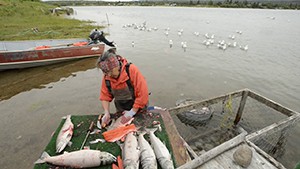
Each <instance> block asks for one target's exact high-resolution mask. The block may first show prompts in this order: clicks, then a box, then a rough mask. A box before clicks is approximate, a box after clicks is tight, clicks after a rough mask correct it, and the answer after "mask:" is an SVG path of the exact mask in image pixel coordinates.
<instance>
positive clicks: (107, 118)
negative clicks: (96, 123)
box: [101, 110, 110, 127]
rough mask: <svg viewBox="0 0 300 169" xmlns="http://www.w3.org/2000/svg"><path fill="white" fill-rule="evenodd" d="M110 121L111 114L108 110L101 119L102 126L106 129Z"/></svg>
mask: <svg viewBox="0 0 300 169" xmlns="http://www.w3.org/2000/svg"><path fill="white" fill-rule="evenodd" d="M109 121H110V114H109V112H108V111H107V110H105V111H104V116H103V117H102V119H101V126H102V127H105V126H106V125H107V124H108V123H109Z"/></svg>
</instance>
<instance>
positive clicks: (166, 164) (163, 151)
mask: <svg viewBox="0 0 300 169" xmlns="http://www.w3.org/2000/svg"><path fill="white" fill-rule="evenodd" d="M147 130H148V131H149V136H150V142H151V146H152V148H153V150H154V153H155V156H156V159H157V160H158V162H159V164H160V166H161V167H162V168H163V169H174V164H173V161H172V158H171V154H170V152H169V150H168V148H167V147H166V145H165V144H164V143H162V142H161V141H160V139H159V138H158V137H156V136H155V134H154V132H155V131H156V130H157V128H155V129H147Z"/></svg>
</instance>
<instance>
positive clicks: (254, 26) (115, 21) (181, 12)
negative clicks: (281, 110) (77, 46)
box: [0, 7, 300, 168]
mask: <svg viewBox="0 0 300 169" xmlns="http://www.w3.org/2000/svg"><path fill="white" fill-rule="evenodd" d="M74 9H75V10H76V13H77V15H75V16H72V17H74V18H77V19H85V20H94V21H96V24H97V25H107V24H108V22H109V24H110V25H109V27H107V28H106V29H104V32H106V33H109V34H110V36H107V38H108V39H110V40H114V41H115V42H116V43H117V45H118V53H119V54H120V55H122V56H124V57H126V58H128V60H130V61H131V62H133V63H134V64H136V65H137V66H138V67H139V68H140V70H141V71H142V73H143V74H144V76H145V77H146V79H147V82H148V85H149V90H150V91H151V92H152V95H151V96H150V99H151V100H150V104H151V105H156V106H161V107H167V108H169V107H173V106H175V102H176V100H178V99H182V98H193V99H196V100H197V99H204V98H205V99H207V98H211V97H214V96H218V95H221V94H225V93H228V92H232V91H235V90H239V89H242V88H249V89H251V90H253V91H256V92H257V93H259V94H261V95H263V96H266V97H268V98H270V99H272V100H274V101H276V102H278V103H280V104H282V105H284V106H286V107H289V108H291V109H293V110H295V111H300V106H299V104H298V103H299V100H300V95H299V93H300V78H299V77H300V76H299V75H300V68H299V67H298V63H299V61H300V58H299V56H300V50H299V49H300V48H299V46H300V38H299V37H300V29H299V27H300V20H299V17H300V12H299V11H291V10H257V9H206V8H163V7H74ZM145 21H146V26H147V27H148V28H150V27H151V28H154V27H157V28H158V30H157V31H154V30H153V29H152V30H151V31H140V30H138V29H134V28H133V27H126V28H123V26H124V25H127V24H133V23H135V24H137V25H141V24H142V23H143V22H145ZM166 28H170V30H169V35H168V36H166V35H165V29H166ZM181 29H183V34H182V35H181V36H178V30H181ZM237 30H240V31H242V34H238V33H236V31H237ZM89 31H90V30H87V36H88V33H89ZM195 32H199V34H200V35H199V36H196V35H195V34H194V33H195ZM206 33H207V34H209V36H211V35H212V34H214V44H213V45H211V46H208V47H207V46H205V45H203V41H204V40H206V38H205V36H204V35H205V34H206ZM229 35H231V37H232V35H234V36H235V39H234V40H233V39H229V38H228V37H229ZM169 40H172V41H173V43H174V44H173V46H172V48H170V47H169ZM222 40H224V41H226V42H230V43H231V44H233V42H237V44H238V46H239V45H241V46H245V45H248V47H249V49H248V50H247V51H244V50H241V49H239V47H238V46H237V47H235V48H234V47H228V48H227V49H226V50H221V49H218V47H217V44H218V41H222ZM132 42H134V47H133V45H132ZM181 42H186V43H187V48H186V51H184V50H183V48H182V47H181ZM94 62H95V59H89V60H82V61H77V62H71V63H67V64H62V65H55V66H48V67H42V68H35V69H27V70H22V71H20V70H18V71H10V72H1V73H0V84H1V90H2V91H1V99H5V100H2V101H1V102H0V112H1V113H0V117H1V118H0V119H1V122H0V128H1V132H0V147H1V155H2V158H1V160H0V163H1V166H3V167H4V168H19V167H20V166H23V168H32V166H33V162H34V161H35V160H36V159H37V158H38V157H39V155H40V154H41V153H42V151H43V149H44V147H45V146H46V145H47V143H48V141H49V139H50V138H51V133H52V132H53V131H54V130H55V129H56V127H57V126H58V124H59V122H60V118H61V117H62V116H65V115H67V114H76V115H77V114H81V115H82V114H97V113H100V112H102V108H101V105H100V102H99V100H98V97H99V89H100V82H101V72H100V71H98V70H97V69H96V68H94ZM4 93H5V96H4ZM179 130H180V129H179ZM292 132H293V133H294V134H293V135H292V137H291V140H289V142H288V145H287V151H288V152H289V153H290V154H291V155H290V156H289V157H290V159H289V161H286V162H284V165H286V166H287V167H288V168H293V166H294V165H295V164H296V162H298V161H299V159H300V153H299V152H300V148H299V146H297V145H298V143H299V141H300V128H299V125H297V126H296V128H295V129H294V130H293V131H292Z"/></svg>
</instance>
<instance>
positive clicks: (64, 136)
mask: <svg viewBox="0 0 300 169" xmlns="http://www.w3.org/2000/svg"><path fill="white" fill-rule="evenodd" d="M73 129H74V125H73V123H72V121H71V115H68V116H67V118H66V121H65V123H64V125H63V126H62V128H61V129H60V131H59V133H58V136H57V138H56V153H60V152H61V151H63V150H64V149H65V147H66V146H67V145H68V143H69V142H70V140H71V138H72V135H73Z"/></svg>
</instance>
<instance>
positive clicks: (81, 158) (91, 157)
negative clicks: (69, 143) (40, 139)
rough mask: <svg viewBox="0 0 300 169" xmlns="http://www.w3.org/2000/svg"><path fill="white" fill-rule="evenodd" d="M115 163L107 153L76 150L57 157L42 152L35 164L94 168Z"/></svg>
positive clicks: (112, 156) (112, 157) (113, 158)
mask: <svg viewBox="0 0 300 169" xmlns="http://www.w3.org/2000/svg"><path fill="white" fill-rule="evenodd" d="M115 161H116V157H115V156H114V155H112V154H110V153H108V152H102V151H99V150H78V151H73V152H70V153H67V152H65V153H64V154H61V155H58V156H52V157H51V156H50V155H49V154H48V153H47V152H44V153H43V154H42V156H41V157H40V159H38V160H37V161H36V162H35V164H40V163H45V162H47V163H51V164H54V165H59V166H68V167H72V168H84V167H96V166H100V165H107V164H111V163H113V162H115Z"/></svg>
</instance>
